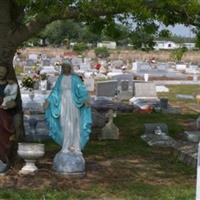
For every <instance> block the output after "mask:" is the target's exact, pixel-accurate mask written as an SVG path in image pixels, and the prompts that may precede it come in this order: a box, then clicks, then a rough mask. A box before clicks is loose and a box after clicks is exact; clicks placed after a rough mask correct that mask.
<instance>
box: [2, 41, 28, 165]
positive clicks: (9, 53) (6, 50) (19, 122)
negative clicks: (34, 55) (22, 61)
mask: <svg viewBox="0 0 200 200" xmlns="http://www.w3.org/2000/svg"><path fill="white" fill-rule="evenodd" d="M7 43H9V41H8V42H7ZM5 44H6V41H5V40H4V42H3V44H2V42H0V66H5V67H6V68H7V69H8V75H7V78H8V79H13V80H15V81H16V82H17V77H16V74H15V70H14V68H13V57H14V54H15V52H16V47H14V46H13V47H12V46H10V45H5ZM14 111H15V112H14V116H13V120H14V126H15V142H14V144H13V146H12V149H11V155H10V157H11V159H10V160H11V161H12V162H13V161H14V160H15V159H14V158H15V156H16V152H17V143H18V141H19V140H22V139H23V137H24V126H23V111H22V101H21V94H20V89H19V87H18V95H17V99H16V107H15V108H14Z"/></svg>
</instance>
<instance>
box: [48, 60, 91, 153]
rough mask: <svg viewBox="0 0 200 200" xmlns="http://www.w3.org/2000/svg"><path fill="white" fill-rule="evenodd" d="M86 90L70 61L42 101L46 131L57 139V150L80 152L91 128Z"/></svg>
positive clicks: (65, 64)
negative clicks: (58, 147)
mask: <svg viewBox="0 0 200 200" xmlns="http://www.w3.org/2000/svg"><path fill="white" fill-rule="evenodd" d="M88 100H89V95H88V91H87V89H86V87H85V85H84V83H83V81H82V80H81V79H80V77H79V76H78V75H76V74H74V73H73V72H72V65H71V64H70V63H63V64H62V72H61V75H60V76H59V77H58V79H57V81H56V84H55V86H54V88H53V89H52V92H51V93H50V95H49V97H48V98H47V101H46V102H45V108H46V111H45V118H46V121H47V124H48V127H49V135H50V136H51V137H52V138H53V140H54V141H55V142H56V143H58V144H59V145H60V146H61V147H62V148H61V151H60V152H61V153H64V154H67V153H75V154H81V150H83V148H84V147H85V145H86V143H87V142H88V140H89V135H90V132H91V124H92V118H91V108H90V107H89V104H88Z"/></svg>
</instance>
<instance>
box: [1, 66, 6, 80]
mask: <svg viewBox="0 0 200 200" xmlns="http://www.w3.org/2000/svg"><path fill="white" fill-rule="evenodd" d="M6 74H7V69H6V68H5V67H3V66H0V80H5V79H6Z"/></svg>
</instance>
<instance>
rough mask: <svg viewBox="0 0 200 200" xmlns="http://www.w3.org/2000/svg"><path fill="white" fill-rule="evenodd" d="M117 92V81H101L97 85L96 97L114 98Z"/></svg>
mask: <svg viewBox="0 0 200 200" xmlns="http://www.w3.org/2000/svg"><path fill="white" fill-rule="evenodd" d="M116 91H117V81H115V80H112V81H100V82H97V84H96V96H97V97H98V96H106V97H114V96H115V94H116Z"/></svg>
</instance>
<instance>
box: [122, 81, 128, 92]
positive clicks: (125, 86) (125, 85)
mask: <svg viewBox="0 0 200 200" xmlns="http://www.w3.org/2000/svg"><path fill="white" fill-rule="evenodd" d="M120 85H121V90H122V91H128V89H129V82H128V81H121V84H120Z"/></svg>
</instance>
